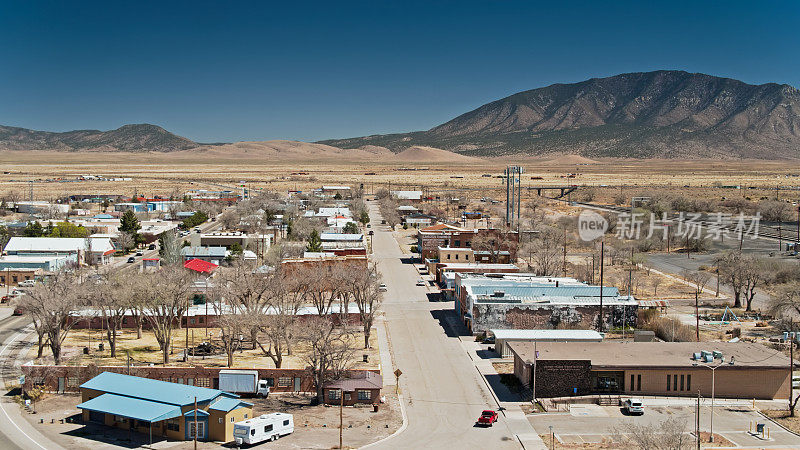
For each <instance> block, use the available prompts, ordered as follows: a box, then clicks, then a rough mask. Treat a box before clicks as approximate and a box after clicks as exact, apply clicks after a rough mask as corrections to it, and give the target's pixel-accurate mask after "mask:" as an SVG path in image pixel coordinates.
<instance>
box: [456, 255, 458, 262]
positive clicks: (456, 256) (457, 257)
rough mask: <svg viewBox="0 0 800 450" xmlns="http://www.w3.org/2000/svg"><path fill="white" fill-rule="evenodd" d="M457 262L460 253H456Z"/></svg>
mask: <svg viewBox="0 0 800 450" xmlns="http://www.w3.org/2000/svg"><path fill="white" fill-rule="evenodd" d="M456 261H458V253H456Z"/></svg>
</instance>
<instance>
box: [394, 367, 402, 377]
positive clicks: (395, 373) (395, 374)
mask: <svg viewBox="0 0 800 450" xmlns="http://www.w3.org/2000/svg"><path fill="white" fill-rule="evenodd" d="M402 374H403V371H402V370H400V369H397V370H395V371H394V376H396V377H400V375H402Z"/></svg>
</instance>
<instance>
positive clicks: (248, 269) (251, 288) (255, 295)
mask: <svg viewBox="0 0 800 450" xmlns="http://www.w3.org/2000/svg"><path fill="white" fill-rule="evenodd" d="M255 268H256V267H255V265H254V264H253V263H251V262H250V261H243V260H236V261H235V262H234V263H233V264H232V265H231V266H230V267H224V268H221V269H220V270H219V271H218V273H217V277H216V279H217V282H216V286H215V289H216V290H218V291H219V292H217V293H216V294H215V297H216V298H220V299H225V300H226V301H227V303H228V304H229V305H230V306H231V307H232V308H233V309H234V311H235V313H236V314H239V315H241V316H242V317H248V318H251V319H252V320H250V321H249V322H248V323H249V326H250V329H249V330H248V334H249V337H250V340H251V342H252V345H253V348H255V347H256V345H257V342H258V331H259V321H260V319H259V318H260V317H261V316H262V315H264V314H265V313H266V312H267V308H268V307H269V300H270V299H271V297H272V295H273V291H272V290H271V289H270V288H271V287H272V279H273V278H274V277H275V275H274V274H267V273H260V272H256V271H255Z"/></svg>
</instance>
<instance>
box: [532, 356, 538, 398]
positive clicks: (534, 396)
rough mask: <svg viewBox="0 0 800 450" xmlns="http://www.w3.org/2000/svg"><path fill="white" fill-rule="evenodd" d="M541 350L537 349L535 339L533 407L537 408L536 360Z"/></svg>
mask: <svg viewBox="0 0 800 450" xmlns="http://www.w3.org/2000/svg"><path fill="white" fill-rule="evenodd" d="M538 357H539V352H538V351H537V350H536V341H533V377H532V378H533V407H534V408H536V360H537V359H538Z"/></svg>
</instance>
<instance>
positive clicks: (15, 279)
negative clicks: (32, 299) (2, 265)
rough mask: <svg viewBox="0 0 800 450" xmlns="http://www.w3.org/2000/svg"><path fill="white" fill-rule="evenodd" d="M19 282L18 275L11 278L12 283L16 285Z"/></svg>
mask: <svg viewBox="0 0 800 450" xmlns="http://www.w3.org/2000/svg"><path fill="white" fill-rule="evenodd" d="M17 280H19V277H17V276H16V275H12V276H11V281H13V282H14V283H16V282H17Z"/></svg>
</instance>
